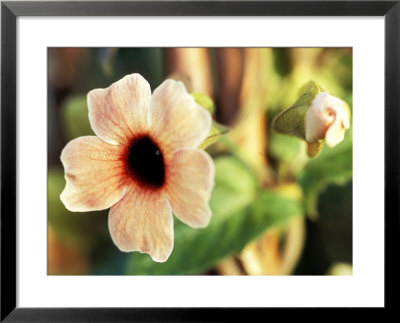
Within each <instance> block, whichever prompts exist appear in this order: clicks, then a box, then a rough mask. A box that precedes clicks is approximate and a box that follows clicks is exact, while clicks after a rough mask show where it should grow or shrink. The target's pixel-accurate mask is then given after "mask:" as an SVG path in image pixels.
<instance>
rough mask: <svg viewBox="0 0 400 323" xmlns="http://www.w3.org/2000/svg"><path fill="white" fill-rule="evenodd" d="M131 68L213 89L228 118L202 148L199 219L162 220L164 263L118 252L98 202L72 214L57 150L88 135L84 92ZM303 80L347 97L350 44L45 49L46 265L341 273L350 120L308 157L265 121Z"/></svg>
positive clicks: (347, 221)
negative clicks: (204, 174)
mask: <svg viewBox="0 0 400 323" xmlns="http://www.w3.org/2000/svg"><path fill="white" fill-rule="evenodd" d="M131 73H140V74H141V75H142V76H143V77H144V78H145V79H146V80H147V81H148V82H149V83H150V85H151V88H152V90H154V89H155V88H156V87H157V86H158V85H160V84H161V83H162V82H163V81H164V80H165V79H166V78H174V79H178V80H181V81H182V82H184V84H185V85H186V88H187V89H188V91H189V92H190V93H203V94H206V95H208V96H209V97H211V98H212V99H213V102H214V112H213V117H214V120H215V121H217V122H218V123H219V124H221V125H225V126H227V127H229V128H230V131H229V132H228V133H227V134H224V135H223V136H222V137H221V138H220V140H218V141H217V142H216V143H214V144H213V145H211V146H209V147H208V148H207V151H208V152H209V153H210V155H211V156H212V157H213V159H214V162H215V165H216V177H215V183H216V184H215V188H214V191H213V194H212V197H211V201H210V207H211V209H212V212H213V218H212V220H211V223H210V225H209V226H208V227H207V228H205V229H197V230H195V229H192V228H190V227H188V226H186V225H184V224H182V223H180V222H179V220H176V219H174V226H175V241H174V250H173V252H172V254H171V256H170V258H169V259H168V261H167V262H166V263H163V264H160V263H155V262H153V261H152V260H151V258H150V256H149V255H147V254H140V253H138V252H134V253H123V252H120V251H119V249H118V248H117V247H116V246H115V245H114V244H113V242H112V240H111V237H110V235H109V232H108V227H107V216H108V210H104V211H99V212H89V213H72V212H69V211H67V210H66V209H65V207H64V205H63V204H62V202H61V201H60V198H59V196H60V193H61V192H62V190H63V188H64V186H65V180H64V171H63V167H62V165H61V162H60V153H61V150H62V148H63V147H64V146H65V145H66V143H67V142H68V141H69V140H71V139H73V138H76V137H79V136H83V135H91V134H94V133H93V131H92V130H91V128H90V125H89V121H88V110H87V104H86V94H87V93H88V92H89V91H90V90H92V89H94V88H105V87H108V86H109V85H111V84H112V83H113V82H115V81H117V80H119V79H121V78H122V77H123V76H125V75H127V74H131ZM310 80H314V81H316V82H318V83H319V84H320V85H321V86H322V87H323V88H324V90H325V91H328V92H330V93H331V94H332V95H334V96H337V97H339V98H341V99H342V100H344V101H346V102H347V103H348V104H349V106H350V108H352V49H351V48H49V49H48V274H49V275H351V274H352V131H351V129H350V130H348V131H347V132H346V135H345V139H344V141H343V142H341V143H340V144H339V145H337V146H336V147H334V148H328V147H324V148H323V150H322V152H321V154H320V155H319V156H318V157H316V158H313V159H310V158H309V157H307V154H306V144H305V142H303V141H301V140H299V139H297V138H294V137H290V136H286V135H282V134H278V133H276V132H274V131H272V129H271V127H270V125H271V121H272V120H273V118H274V117H275V116H276V115H277V114H278V113H279V112H280V111H282V110H283V109H286V108H288V107H290V106H291V105H292V104H293V103H294V102H295V101H296V99H297V98H298V91H299V89H300V87H301V86H302V85H303V84H305V83H307V82H308V81H310Z"/></svg>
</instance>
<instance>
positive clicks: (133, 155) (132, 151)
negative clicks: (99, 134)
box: [127, 136, 165, 187]
mask: <svg viewBox="0 0 400 323" xmlns="http://www.w3.org/2000/svg"><path fill="white" fill-rule="evenodd" d="M127 161H128V163H127V164H128V170H129V172H130V173H131V174H132V175H133V177H134V178H135V179H137V180H138V181H139V182H140V183H141V184H143V185H147V186H153V187H160V186H162V185H163V184H164V180H165V172H164V158H163V155H162V152H161V150H160V148H159V147H158V146H157V144H156V143H155V142H154V141H153V140H151V139H150V138H149V137H147V136H143V137H139V138H135V139H134V140H133V141H132V143H131V145H130V147H129V149H128V157H127Z"/></svg>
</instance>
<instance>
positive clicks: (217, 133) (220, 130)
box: [199, 121, 229, 149]
mask: <svg viewBox="0 0 400 323" xmlns="http://www.w3.org/2000/svg"><path fill="white" fill-rule="evenodd" d="M228 132H229V128H228V127H225V126H224V125H222V124H220V123H218V122H215V121H213V123H212V125H211V129H210V133H209V134H208V137H207V138H206V139H205V140H204V141H203V142H202V143H201V144H200V145H199V148H201V149H205V148H207V147H208V146H210V145H212V144H213V143H215V142H216V141H217V140H218V139H219V138H220V137H221V136H222V135H224V134H226V133H228Z"/></svg>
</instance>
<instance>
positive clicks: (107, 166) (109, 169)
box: [60, 136, 126, 212]
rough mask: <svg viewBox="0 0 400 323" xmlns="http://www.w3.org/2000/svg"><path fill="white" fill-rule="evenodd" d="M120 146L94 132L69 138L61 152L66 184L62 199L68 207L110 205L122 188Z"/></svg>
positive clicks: (80, 208) (91, 208) (77, 209)
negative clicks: (104, 139) (105, 140)
mask: <svg viewBox="0 0 400 323" xmlns="http://www.w3.org/2000/svg"><path fill="white" fill-rule="evenodd" d="M120 153H121V148H120V147H119V146H113V145H109V144H107V143H105V142H104V141H102V140H101V139H99V138H98V137H95V136H87V137H79V138H77V139H74V140H72V141H70V142H69V143H68V144H67V145H66V146H65V148H64V149H63V151H62V153H61V162H62V163H63V165H64V169H65V179H66V181H67V185H66V186H65V189H64V191H63V192H62V193H61V196H60V198H61V200H62V202H63V203H64V205H65V206H66V208H67V209H68V210H70V211H75V212H85V211H94V210H103V209H107V208H109V207H110V206H111V205H113V204H114V203H115V202H117V201H118V200H120V199H121V197H122V195H123V194H124V192H125V186H126V180H125V181H124V177H123V170H124V168H123V163H122V161H121V160H120V159H119V158H120Z"/></svg>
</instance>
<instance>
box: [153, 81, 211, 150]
mask: <svg viewBox="0 0 400 323" xmlns="http://www.w3.org/2000/svg"><path fill="white" fill-rule="evenodd" d="M149 121H150V127H151V131H152V133H153V134H154V136H155V137H156V138H157V140H159V142H161V143H162V147H163V150H164V152H165V153H172V152H173V151H175V150H176V149H178V148H182V147H190V148H194V147H197V146H198V145H199V144H200V143H201V142H203V140H204V139H205V138H206V137H207V135H208V133H209V131H210V128H211V116H210V114H209V113H208V112H207V111H206V110H205V109H204V108H202V107H201V106H200V105H198V104H197V103H196V102H195V100H194V98H193V97H192V96H191V95H189V93H188V92H187V91H186V89H185V86H184V85H183V83H182V82H177V81H174V80H166V81H165V82H163V83H162V84H161V85H160V86H159V87H158V88H157V89H155V90H154V93H153V96H152V98H151V104H150V113H149Z"/></svg>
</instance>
